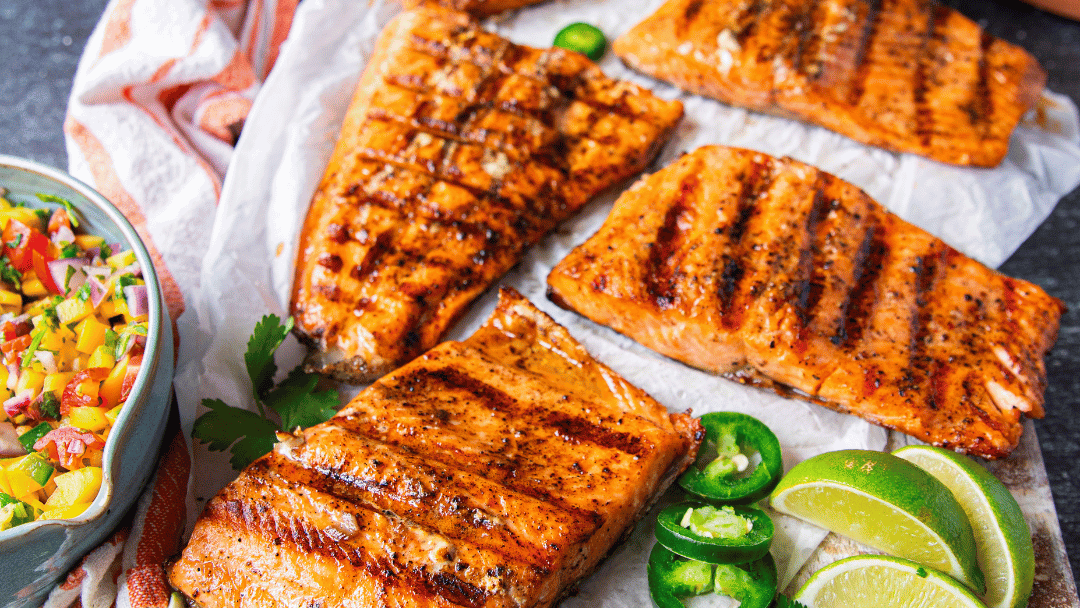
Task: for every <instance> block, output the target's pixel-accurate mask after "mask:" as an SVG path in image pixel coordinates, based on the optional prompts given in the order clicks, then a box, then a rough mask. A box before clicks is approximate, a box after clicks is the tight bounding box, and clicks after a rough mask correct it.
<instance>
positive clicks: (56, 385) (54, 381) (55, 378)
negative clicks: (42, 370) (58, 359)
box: [41, 372, 75, 395]
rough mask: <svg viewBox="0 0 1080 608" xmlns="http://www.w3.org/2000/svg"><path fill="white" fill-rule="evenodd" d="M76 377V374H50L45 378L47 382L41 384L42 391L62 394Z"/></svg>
mask: <svg viewBox="0 0 1080 608" xmlns="http://www.w3.org/2000/svg"><path fill="white" fill-rule="evenodd" d="M74 376H75V372H56V373H54V374H48V375H46V376H45V381H44V382H42V384H41V390H42V391H54V392H55V393H56V394H58V395H59V394H62V393H63V392H64V387H66V386H67V384H68V382H71V378H72V377H74Z"/></svg>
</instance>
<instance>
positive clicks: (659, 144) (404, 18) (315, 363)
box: [290, 0, 683, 384]
mask: <svg viewBox="0 0 1080 608" xmlns="http://www.w3.org/2000/svg"><path fill="white" fill-rule="evenodd" d="M509 1H510V2H511V3H514V2H520V1H521V0H509ZM434 17H438V18H441V19H447V20H449V21H451V23H452V24H453V25H455V26H458V27H465V26H468V25H470V24H471V23H473V21H472V20H471V19H470V16H469V15H468V14H466V13H462V12H460V11H456V10H451V9H447V8H443V7H439V6H430V5H425V4H421V5H420V8H418V9H414V10H412V11H408V12H405V13H402V14H400V15H398V16H396V17H395V18H394V19H393V20H392V21H391V22H390V23H389V24H388V25H387V26H386V28H384V30H383V32H382V33H381V34H380V36H379V38H378V40H377V41H376V46H375V49H374V52H373V54H372V57H371V59H370V60H369V61H368V64H367V66H366V67H365V69H364V71H363V73H362V74H361V78H360V81H359V83H358V85H357V87H356V89H355V92H354V94H353V97H352V100H351V102H350V104H349V107H348V109H347V112H346V115H345V118H344V121H343V124H342V127H341V130H340V133H342V134H344V133H350V132H357V131H358V130H359V129H360V128H361V126H362V125H363V124H364V123H365V121H366V120H367V115H368V111H369V109H370V105H371V104H370V100H371V99H372V97H373V96H374V94H375V93H376V92H377V91H378V90H379V87H380V86H381V83H382V75H383V74H382V72H383V71H384V70H383V67H382V65H383V64H384V62H385V61H386V60H387V58H388V57H390V56H393V54H394V53H395V52H396V50H397V49H398V48H399V47H407V46H408V45H409V39H408V38H409V37H408V36H405V35H402V32H408V31H410V30H411V29H412V28H413V27H414V22H415V21H417V20H423V19H429V18H434ZM597 70H598V68H597ZM668 103H670V104H673V105H676V106H677V109H678V111H677V114H676V115H675V116H674V118H673V120H670V121H669V124H667V125H666V126H665V128H664V129H663V130H662V131H661V132H660V133H659V135H658V136H657V137H656V138H655V139H654V140H653V141H652V142H650V145H649V146H648V147H647V148H644V149H641V150H640V154H638V155H637V156H636V157H635V159H634V160H635V166H636V167H639V169H638V170H637V171H635V172H634V173H636V172H638V171H640V168H644V167H645V166H647V165H648V163H649V162H651V161H652V159H654V158H655V157H656V155H657V154H659V153H660V150H661V149H663V147H664V145H665V144H666V143H667V141H668V139H669V138H670V137H671V134H672V133H673V132H674V130H675V128H676V126H677V125H678V123H679V121H680V120H681V118H682V115H683V109H682V104H681V103H680V102H668ZM347 144H348V142H347V141H346V138H344V137H341V136H340V135H339V140H338V143H337V144H336V145H335V147H334V151H333V153H332V155H331V158H330V161H329V163H328V165H327V168H326V170H325V171H324V174H323V177H322V179H321V181H320V184H319V186H318V188H317V189H316V192H315V195H314V197H313V200H312V203H311V207H310V209H314V208H315V207H316V206H317V205H318V204H319V201H320V200H323V199H332V198H333V197H334V194H333V192H332V188H330V186H331V185H332V183H333V180H334V177H335V175H337V174H338V173H339V172H340V171H342V170H343V169H345V168H347V167H348V165H349V162H350V160H351V157H352V155H353V154H354V150H353V149H352V148H351V147H350V146H349V145H347ZM632 176H633V174H632V173H631V174H629V175H628V176H627V178H630V177H632ZM611 186H614V184H612V185H611ZM611 186H609V187H611ZM326 204H330V203H329V200H327V203H326ZM310 209H309V212H308V213H307V215H306V217H305V220H304V223H303V225H302V228H301V232H300V243H299V246H298V253H297V262H296V267H295V270H294V275H293V287H292V292H291V297H290V302H291V303H290V311H291V312H292V313H293V315H294V317H295V316H296V315H297V304H298V302H299V301H300V299H301V293H302V290H306V289H308V283H309V281H308V280H306V278H305V273H306V272H310V268H311V264H310V263H309V264H304V263H301V260H302V259H303V258H304V257H305V253H304V252H305V250H307V249H308V248H309V243H310V239H311V238H312V237H314V236H315V234H316V232H317V228H318V224H319V221H320V218H319V216H318V215H317V214H314V213H312V212H311V210H310ZM478 295H479V294H478ZM474 299H475V298H474ZM467 311H468V306H462V307H460V308H459V309H458V310H456V311H453V312H452V314H451V315H450V317H449V319H448V322H447V324H446V327H447V328H449V327H452V326H453V325H454V323H456V321H457V320H459V319H460V318H461V317H462V316H464V314H465V313H466V312H467ZM293 333H294V335H296V337H297V338H298V339H299V341H300V342H301V343H303V344H305V345H306V346H308V347H309V355H308V357H307V358H306V360H305V362H304V369H305V371H307V372H309V373H318V374H321V375H324V376H327V377H329V378H332V379H334V380H337V381H340V382H344V383H349V384H366V383H369V382H372V381H374V380H376V379H377V378H379V377H381V376H383V375H385V374H386V373H388V372H390V371H392V370H394V369H396V368H397V367H399V366H401V365H402V364H404V363H407V362H408V361H409V360H410V359H412V358H413V356H416V355H419V354H420V353H421V352H423V350H424V349H423V348H422V349H420V351H418V352H416V353H414V354H413V355H412V356H405V357H401V356H398V357H391V356H388V357H384V356H382V355H383V353H380V352H378V350H377V349H376V350H374V351H372V352H370V353H366V354H365V353H361V354H351V353H347V352H343V351H341V350H340V349H337V348H331V347H327V346H326V345H325V341H324V340H323V339H322V338H320V337H319V336H317V335H313V334H312V333H311V332H309V331H308V330H307V329H305V328H304V327H303V323H302V322H301V319H299V318H298V319H297V323H296V326H295V327H294V330H293ZM387 354H388V355H393V353H387ZM399 355H400V353H399Z"/></svg>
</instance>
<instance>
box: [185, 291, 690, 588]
mask: <svg viewBox="0 0 1080 608" xmlns="http://www.w3.org/2000/svg"><path fill="white" fill-rule="evenodd" d="M702 437H703V430H702V429H701V427H700V425H699V424H698V423H697V421H696V419H694V418H691V417H690V416H689V415H688V414H669V413H668V411H667V410H666V409H665V408H664V407H663V406H661V405H660V404H658V403H657V402H656V401H654V400H653V399H651V398H650V397H649V396H648V395H647V394H645V393H644V392H643V391H641V390H640V389H637V388H635V387H633V386H631V385H630V384H628V383H627V382H626V381H625V380H623V379H622V378H620V377H619V376H618V375H616V374H615V373H614V372H613V371H611V370H610V369H608V368H607V367H605V366H604V365H602V364H600V363H598V362H596V361H595V360H593V359H592V358H591V357H590V356H589V355H588V353H587V352H585V350H584V349H583V348H582V347H581V345H579V344H578V343H577V342H575V341H574V339H573V338H571V337H570V335H569V334H568V333H567V332H566V330H565V329H563V328H562V327H560V326H559V325H557V324H555V323H554V321H552V320H551V319H550V318H549V317H547V316H546V315H544V314H543V313H542V312H540V311H539V310H537V309H536V308H534V307H533V306H532V305H531V304H530V303H529V302H528V301H527V300H525V299H524V298H523V297H521V296H520V295H518V294H517V293H516V292H513V291H510V290H505V291H503V292H502V293H501V294H500V300H499V304H498V306H497V308H496V310H495V312H494V313H493V315H492V316H491V318H490V319H489V320H488V322H487V324H486V325H484V326H483V327H482V328H481V329H480V330H478V331H477V332H476V333H475V334H474V335H473V336H472V337H470V338H469V339H467V340H465V341H464V342H460V343H459V342H445V343H443V344H440V345H439V346H437V347H435V348H433V349H432V350H430V351H428V352H427V353H426V354H424V355H423V356H421V357H419V358H417V359H415V360H413V361H412V362H411V363H409V364H406V365H405V366H403V367H402V368H400V369H398V370H397V371H395V372H393V373H391V374H389V375H387V376H384V377H383V378H381V379H379V380H378V381H376V382H375V383H374V384H373V385H371V386H370V387H369V388H368V389H366V390H365V391H363V392H362V393H360V395H358V396H357V397H356V399H354V400H353V401H352V402H351V403H349V404H348V405H347V406H345V407H344V408H343V409H342V410H341V412H339V413H338V415H337V416H335V417H334V418H332V419H331V420H329V421H328V422H326V423H323V424H320V425H318V426H315V427H312V428H310V429H307V430H305V431H303V432H301V433H300V434H298V435H296V436H295V437H293V438H291V439H289V440H288V441H286V442H284V443H280V444H278V445H277V446H276V447H275V450H274V451H273V452H272V453H270V454H268V455H266V456H264V457H263V458H260V459H259V460H257V461H255V462H254V463H253V464H252V465H251V466H250V467H248V468H247V469H246V470H245V471H244V472H243V473H242V474H241V475H240V477H239V478H238V479H237V480H236V481H234V482H233V483H231V484H229V485H228V486H226V488H225V489H224V490H222V492H221V493H220V494H219V495H218V496H216V497H215V498H213V499H212V500H211V501H210V502H209V503H208V504H207V507H206V510H205V511H204V513H203V514H202V516H201V517H200V518H199V521H198V523H197V524H196V526H195V529H194V531H193V533H192V536H191V541H190V542H189V544H188V546H187V547H186V548H185V549H184V552H183V554H182V556H181V557H180V558H179V559H178V560H177V561H176V562H175V563H173V564H171V565H170V566H169V577H170V580H171V581H172V584H173V585H175V586H176V588H178V589H179V590H181V591H182V592H184V593H185V594H186V595H187V596H188V597H190V598H191V599H192V600H194V601H195V602H197V603H198V604H200V605H201V606H203V607H205V608H216V607H220V606H230V607H231V606H237V605H244V606H249V607H256V608H263V607H267V608H269V607H278V606H280V607H295V606H322V607H323V608H332V607H339V606H340V607H357V608H361V607H370V606H395V607H397V606H400V607H405V606H409V607H421V606H423V607H450V606H468V607H471V608H480V607H484V608H494V607H530V608H531V607H544V606H551V605H553V604H554V603H555V602H556V601H557V600H558V599H559V598H561V597H562V596H563V595H564V594H565V593H566V592H567V590H568V589H569V588H571V586H572V585H573V584H574V583H575V582H576V581H578V580H580V579H581V578H582V577H584V576H586V575H587V574H588V573H590V572H591V571H592V570H593V569H594V568H596V566H597V565H598V563H599V562H600V561H601V560H602V559H603V558H604V556H605V555H606V554H607V553H608V552H609V550H610V549H611V548H612V547H613V546H614V545H615V543H616V542H618V541H619V539H620V538H621V537H623V535H625V534H628V533H629V530H630V529H631V527H632V526H633V523H634V521H636V520H637V519H638V518H640V517H641V516H642V515H644V514H645V512H646V511H647V509H648V508H649V506H650V504H651V503H652V502H653V500H654V499H655V498H656V497H658V496H659V495H660V494H661V493H662V492H663V490H664V489H665V488H667V487H668V485H670V483H671V481H672V480H673V479H674V477H675V476H677V475H678V474H679V473H681V472H682V471H683V470H684V469H685V468H686V467H687V466H689V464H690V463H691V462H692V461H693V459H694V457H695V454H696V452H697V447H698V445H699V443H700V441H701V439H702Z"/></svg>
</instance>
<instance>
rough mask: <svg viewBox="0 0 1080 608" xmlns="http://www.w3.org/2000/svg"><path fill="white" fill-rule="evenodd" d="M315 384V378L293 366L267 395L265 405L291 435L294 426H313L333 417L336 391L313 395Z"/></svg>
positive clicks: (336, 402)
mask: <svg viewBox="0 0 1080 608" xmlns="http://www.w3.org/2000/svg"><path fill="white" fill-rule="evenodd" d="M318 381H319V379H318V378H317V377H316V376H313V375H311V374H308V373H306V372H304V370H303V368H302V367H297V368H296V369H294V370H292V371H291V372H289V375H288V377H286V378H285V380H283V381H282V382H281V384H279V385H278V386H277V388H275V389H274V390H272V391H270V392H269V393H267V395H266V404H267V405H268V406H270V409H272V410H274V411H275V412H277V413H278V415H279V416H281V428H282V429H283V430H285V431H286V432H292V430H293V429H295V428H296V427H301V428H307V427H309V426H314V425H316V424H319V423H320V422H325V421H327V420H329V419H330V418H331V417H332V416H333V415H334V413H335V411H336V410H335V408H336V407H337V404H338V394H337V391H335V390H328V391H322V392H315V385H316V384H317V383H318Z"/></svg>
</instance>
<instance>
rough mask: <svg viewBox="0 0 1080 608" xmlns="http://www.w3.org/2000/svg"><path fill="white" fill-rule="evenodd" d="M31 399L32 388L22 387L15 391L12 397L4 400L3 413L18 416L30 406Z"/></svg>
mask: <svg viewBox="0 0 1080 608" xmlns="http://www.w3.org/2000/svg"><path fill="white" fill-rule="evenodd" d="M33 400H34V389H30V388H24V389H23V390H21V391H19V392H18V393H16V394H15V396H14V397H11V398H9V399H7V400H6V401H4V413H5V414H7V415H8V417H14V416H18V415H19V414H22V413H24V412H25V411H26V410H27V409H28V408H29V407H30V403H31V402H33Z"/></svg>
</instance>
